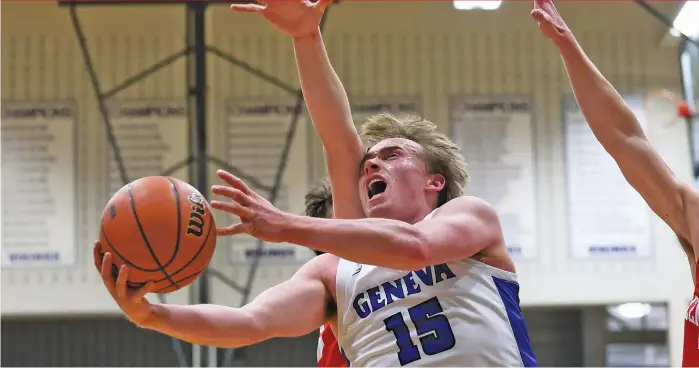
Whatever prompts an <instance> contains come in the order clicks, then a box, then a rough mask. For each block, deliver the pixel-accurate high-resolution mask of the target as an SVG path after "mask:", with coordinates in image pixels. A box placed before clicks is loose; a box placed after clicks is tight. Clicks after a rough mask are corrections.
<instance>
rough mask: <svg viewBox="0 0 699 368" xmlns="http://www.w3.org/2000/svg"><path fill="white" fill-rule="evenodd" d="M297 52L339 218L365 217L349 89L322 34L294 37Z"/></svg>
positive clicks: (359, 150)
mask: <svg viewBox="0 0 699 368" xmlns="http://www.w3.org/2000/svg"><path fill="white" fill-rule="evenodd" d="M294 51H295V53H296V63H297V66H298V71H299V77H300V79H301V88H302V90H303V96H304V98H305V100H306V106H307V107H308V113H309V115H310V116H311V120H312V121H313V126H314V128H315V130H316V132H317V133H318V136H320V139H321V141H322V143H323V148H324V151H325V162H326V165H327V168H328V173H329V176H330V184H331V186H332V192H333V202H334V203H333V204H334V211H335V217H337V218H363V217H365V215H364V211H363V210H362V205H361V201H360V198H359V191H358V189H357V183H358V182H359V172H358V170H357V165H359V162H360V160H361V159H362V155H363V154H364V152H363V150H362V142H361V140H360V138H359V135H358V134H357V130H356V129H355V127H354V122H353V120H352V112H351V110H350V104H349V99H348V98H347V94H346V92H345V88H344V87H343V85H342V82H341V81H340V79H339V78H338V76H337V74H336V73H335V70H333V67H332V65H331V64H330V60H329V59H328V55H327V52H326V50H325V45H324V44H323V39H322V37H321V34H320V31H318V32H315V33H313V34H311V35H309V36H304V37H300V38H294Z"/></svg>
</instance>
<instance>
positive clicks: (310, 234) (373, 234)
mask: <svg viewBox="0 0 699 368" xmlns="http://www.w3.org/2000/svg"><path fill="white" fill-rule="evenodd" d="M282 232H283V233H284V234H285V237H286V239H285V240H284V241H286V242H289V243H293V244H298V245H301V246H305V247H308V248H311V249H316V250H320V251H323V252H327V253H332V254H335V255H336V256H338V257H340V258H343V259H346V260H349V261H353V262H357V263H363V264H372V265H376V266H380V267H387V268H392V269H402V270H413V269H418V268H420V267H423V266H424V265H425V262H426V258H427V246H426V244H427V242H426V240H425V239H426V236H425V234H423V232H422V231H420V230H419V229H418V228H417V227H416V226H414V225H410V224H408V223H405V222H402V221H396V220H389V219H380V218H371V219H356V220H338V219H333V220H328V219H319V218H311V217H305V216H290V219H289V221H288V222H287V223H286V225H284V230H283V231H282Z"/></svg>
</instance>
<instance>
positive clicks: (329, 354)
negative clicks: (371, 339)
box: [318, 323, 349, 367]
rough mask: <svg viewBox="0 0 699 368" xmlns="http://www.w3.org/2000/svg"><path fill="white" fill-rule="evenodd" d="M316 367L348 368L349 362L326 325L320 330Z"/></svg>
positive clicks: (328, 325)
mask: <svg viewBox="0 0 699 368" xmlns="http://www.w3.org/2000/svg"><path fill="white" fill-rule="evenodd" d="M318 367H349V362H348V361H347V358H345V356H344V354H342V351H341V350H340V345H339V344H338V343H337V338H335V334H334V333H333V330H332V329H331V328H330V324H328V323H326V324H325V325H324V326H323V327H321V328H320V338H319V339H318Z"/></svg>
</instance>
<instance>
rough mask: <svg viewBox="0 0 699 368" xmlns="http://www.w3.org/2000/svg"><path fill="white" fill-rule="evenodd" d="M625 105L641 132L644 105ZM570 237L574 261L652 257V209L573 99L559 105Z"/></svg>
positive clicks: (630, 98) (635, 98)
mask: <svg viewBox="0 0 699 368" xmlns="http://www.w3.org/2000/svg"><path fill="white" fill-rule="evenodd" d="M624 100H625V101H626V103H627V104H628V105H629V106H630V107H631V109H632V110H633V112H634V114H635V115H636V117H637V118H638V120H639V121H640V122H641V124H642V125H643V126H644V127H645V122H646V116H645V111H644V110H645V109H644V100H643V96H641V95H626V96H624ZM563 119H564V131H565V159H566V168H565V170H566V185H567V201H568V203H567V208H568V235H569V243H570V247H571V252H572V255H573V257H574V258H577V259H589V258H592V259H600V258H609V257H614V258H615V259H620V260H621V259H624V260H629V259H633V258H634V257H635V258H638V257H647V256H650V254H651V247H650V239H651V233H650V231H651V230H650V228H651V217H650V209H649V208H648V205H647V204H646V203H645V201H644V200H643V198H642V197H641V195H640V194H638V192H636V191H635V190H634V189H633V188H632V187H631V185H629V183H628V182H627V181H626V179H625V178H624V176H623V175H622V173H621V170H619V167H618V166H617V164H616V162H615V161H614V159H612V157H611V156H610V155H609V154H608V153H607V152H606V151H605V150H604V148H602V145H601V144H600V143H599V142H598V141H597V139H596V138H595V136H594V134H593V133H592V130H591V129H590V127H589V126H588V125H587V121H586V120H585V117H584V116H583V114H582V112H581V111H580V109H579V108H578V104H577V102H576V101H575V99H574V97H573V96H570V95H569V96H566V97H564V100H563Z"/></svg>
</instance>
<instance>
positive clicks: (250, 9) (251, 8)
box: [231, 4, 265, 13]
mask: <svg viewBox="0 0 699 368" xmlns="http://www.w3.org/2000/svg"><path fill="white" fill-rule="evenodd" d="M231 10H233V11H238V12H241V13H255V12H259V11H263V10H265V6H264V5H258V4H233V5H231Z"/></svg>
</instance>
